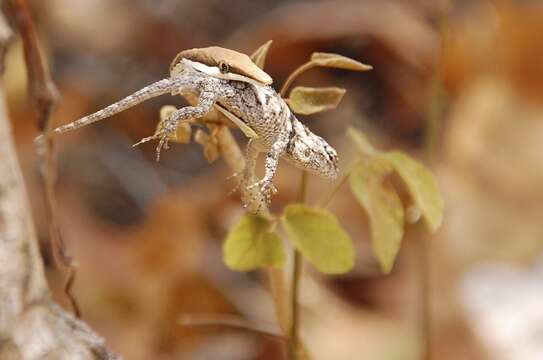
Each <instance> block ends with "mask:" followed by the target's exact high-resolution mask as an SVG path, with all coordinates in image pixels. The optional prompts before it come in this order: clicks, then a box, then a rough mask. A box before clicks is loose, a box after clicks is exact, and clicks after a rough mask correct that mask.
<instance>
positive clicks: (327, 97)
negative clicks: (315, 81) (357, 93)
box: [287, 86, 346, 115]
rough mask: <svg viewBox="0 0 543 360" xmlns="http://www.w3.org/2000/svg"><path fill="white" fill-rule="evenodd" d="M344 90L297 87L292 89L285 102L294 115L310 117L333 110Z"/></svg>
mask: <svg viewBox="0 0 543 360" xmlns="http://www.w3.org/2000/svg"><path fill="white" fill-rule="evenodd" d="M345 91H346V90H345V89H342V88H338V87H326V88H312V87H303V86H298V87H295V88H294V89H292V91H291V92H290V97H289V99H288V100H287V103H288V105H289V106H290V109H291V110H292V111H293V112H294V113H296V114H302V115H311V114H315V113H318V112H321V111H326V110H331V109H335V108H336V107H337V106H338V104H339V102H340V101H341V99H342V98H343V95H344V94H345Z"/></svg>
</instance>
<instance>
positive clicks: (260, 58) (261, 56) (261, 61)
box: [251, 40, 272, 69]
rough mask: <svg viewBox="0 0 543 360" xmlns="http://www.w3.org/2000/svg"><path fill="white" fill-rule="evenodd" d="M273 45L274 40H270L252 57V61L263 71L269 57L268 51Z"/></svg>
mask: <svg viewBox="0 0 543 360" xmlns="http://www.w3.org/2000/svg"><path fill="white" fill-rule="evenodd" d="M271 44H272V40H268V41H267V42H266V43H265V44H264V45H262V46H260V47H259V48H258V49H256V51H255V52H254V53H253V54H252V55H251V60H253V62H254V63H255V64H256V66H258V67H259V68H261V69H264V65H266V56H267V55H268V50H269V49H270V46H271Z"/></svg>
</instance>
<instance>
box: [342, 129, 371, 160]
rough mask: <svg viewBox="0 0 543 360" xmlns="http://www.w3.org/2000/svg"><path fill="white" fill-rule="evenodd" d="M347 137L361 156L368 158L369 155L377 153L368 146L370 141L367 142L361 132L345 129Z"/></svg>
mask: <svg viewBox="0 0 543 360" xmlns="http://www.w3.org/2000/svg"><path fill="white" fill-rule="evenodd" d="M347 136H348V137H349V138H350V139H351V140H352V142H353V143H354V145H355V146H356V148H357V150H358V151H359V152H360V153H361V155H363V156H369V155H374V154H376V153H377V152H378V151H377V150H375V148H374V147H373V146H372V145H371V144H370V141H369V140H368V138H367V137H366V135H365V134H364V133H363V132H361V131H359V130H356V129H355V128H352V127H350V128H348V129H347Z"/></svg>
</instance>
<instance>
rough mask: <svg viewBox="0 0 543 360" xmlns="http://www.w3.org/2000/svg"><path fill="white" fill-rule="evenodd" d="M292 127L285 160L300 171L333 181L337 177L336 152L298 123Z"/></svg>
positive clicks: (294, 123) (295, 122)
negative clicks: (292, 133) (292, 132)
mask: <svg viewBox="0 0 543 360" xmlns="http://www.w3.org/2000/svg"><path fill="white" fill-rule="evenodd" d="M293 126H294V128H293V131H294V135H293V136H292V138H291V139H290V141H289V144H288V148H287V153H288V156H287V160H288V161H290V162H291V163H292V164H293V165H295V166H297V167H299V168H301V169H304V170H307V171H310V172H313V173H316V174H318V175H320V176H322V177H326V178H329V179H335V178H336V177H337V175H338V156H337V152H336V150H334V148H333V147H332V146H330V145H329V144H328V143H327V142H326V141H325V140H324V139H323V138H321V137H320V136H318V135H315V134H313V133H312V132H311V131H310V130H309V129H308V128H307V127H306V126H304V125H303V124H302V123H300V122H299V121H294V122H293Z"/></svg>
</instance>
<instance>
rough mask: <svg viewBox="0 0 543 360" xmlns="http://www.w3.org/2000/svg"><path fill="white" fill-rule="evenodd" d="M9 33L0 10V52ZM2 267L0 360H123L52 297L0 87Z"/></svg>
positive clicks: (3, 48)
mask: <svg viewBox="0 0 543 360" xmlns="http://www.w3.org/2000/svg"><path fill="white" fill-rule="evenodd" d="M10 32H11V31H10V29H9V28H8V27H7V23H6V21H5V18H4V15H3V13H2V12H0V54H2V53H4V52H5V50H6V47H7V39H9V36H2V35H3V34H9V33H10ZM0 62H1V63H0V66H3V61H0ZM0 85H1V83H0ZM0 264H2V265H1V266H0V359H38V358H40V359H41V358H48V359H101V360H113V359H120V358H119V357H118V356H117V355H115V354H113V353H112V352H111V351H110V350H108V349H107V347H106V346H105V343H104V340H103V339H102V338H101V337H100V336H98V335H96V334H95V333H94V332H93V331H92V330H91V329H90V328H89V327H88V326H87V325H86V324H85V323H83V322H82V321H80V320H78V319H76V318H75V317H74V316H72V315H71V314H70V313H67V312H66V311H64V310H63V309H62V308H60V307H59V306H58V305H56V304H55V303H54V302H53V300H52V298H51V294H50V292H49V289H48V287H47V282H46V280H45V276H44V268H43V262H42V258H41V256H40V252H39V249H38V246H37V241H36V235H35V231H34V227H33V223H32V217H31V213H30V207H29V205H28V198H27V194H26V190H25V188H24V181H23V177H22V173H21V169H20V167H19V163H18V161H17V157H16V153H15V147H14V144H13V139H12V133H11V126H10V121H9V119H8V116H7V112H6V107H5V97H4V91H3V88H2V87H1V86H0Z"/></svg>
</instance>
